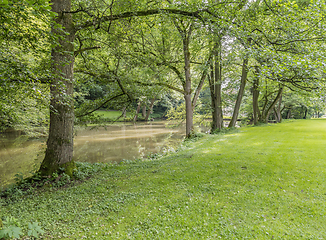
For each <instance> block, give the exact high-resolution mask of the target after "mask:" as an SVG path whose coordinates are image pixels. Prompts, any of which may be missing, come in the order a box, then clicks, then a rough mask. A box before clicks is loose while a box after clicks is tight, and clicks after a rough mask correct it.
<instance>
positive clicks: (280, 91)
mask: <svg viewBox="0 0 326 240" xmlns="http://www.w3.org/2000/svg"><path fill="white" fill-rule="evenodd" d="M282 92H283V87H280V88H279V90H278V92H277V95H276V98H275V99H274V101H273V102H272V104H271V105H270V106H269V107H268V109H267V110H266V113H265V118H264V120H265V122H266V123H267V122H268V118H269V115H270V113H271V111H272V109H273V108H274V107H275V105H276V103H277V102H278V101H279V99H280V98H281V96H282Z"/></svg>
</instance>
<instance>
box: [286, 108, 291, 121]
mask: <svg viewBox="0 0 326 240" xmlns="http://www.w3.org/2000/svg"><path fill="white" fill-rule="evenodd" d="M290 118H291V108H289V110H288V113H287V115H286V119H290Z"/></svg>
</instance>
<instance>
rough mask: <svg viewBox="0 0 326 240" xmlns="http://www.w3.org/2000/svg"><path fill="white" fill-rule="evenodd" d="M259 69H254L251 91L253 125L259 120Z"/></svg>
mask: <svg viewBox="0 0 326 240" xmlns="http://www.w3.org/2000/svg"><path fill="white" fill-rule="evenodd" d="M258 74H259V67H256V76H255V78H254V81H253V90H252V105H253V106H252V108H253V117H254V124H255V125H256V124H257V123H258V119H259V115H260V112H259V106H258V99H259V76H258Z"/></svg>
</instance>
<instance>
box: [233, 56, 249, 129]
mask: <svg viewBox="0 0 326 240" xmlns="http://www.w3.org/2000/svg"><path fill="white" fill-rule="evenodd" d="M247 65H248V59H244V60H243V64H242V74H241V84H240V89H239V92H238V97H237V101H236V103H235V106H234V110H233V115H232V118H231V121H230V123H229V126H228V128H231V127H235V123H236V121H237V119H238V114H239V109H240V105H241V101H242V97H243V94H244V90H245V86H246V82H247V75H248V67H247Z"/></svg>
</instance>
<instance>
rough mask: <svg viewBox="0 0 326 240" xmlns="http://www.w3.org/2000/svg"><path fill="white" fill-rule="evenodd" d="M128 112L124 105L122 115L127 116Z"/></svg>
mask: <svg viewBox="0 0 326 240" xmlns="http://www.w3.org/2000/svg"><path fill="white" fill-rule="evenodd" d="M126 113H127V108H126V107H123V108H122V116H123V118H126Z"/></svg>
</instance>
